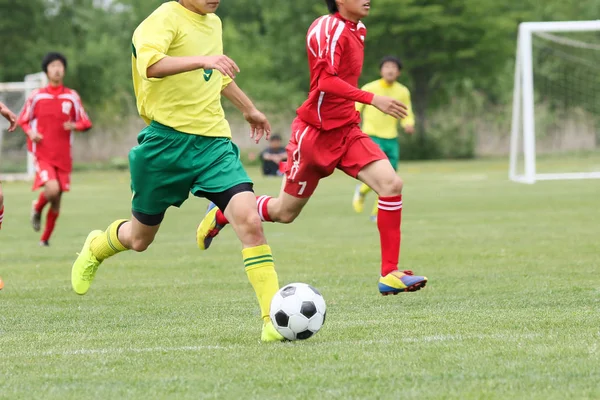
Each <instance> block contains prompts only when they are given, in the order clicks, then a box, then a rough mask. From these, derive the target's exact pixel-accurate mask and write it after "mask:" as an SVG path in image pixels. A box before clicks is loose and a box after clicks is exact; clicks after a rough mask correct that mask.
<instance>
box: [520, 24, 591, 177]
mask: <svg viewBox="0 0 600 400" xmlns="http://www.w3.org/2000/svg"><path fill="white" fill-rule="evenodd" d="M592 31H600V20H595V21H564V22H524V23H521V24H520V25H519V34H518V39H517V51H516V65H515V81H514V92H513V109H512V128H511V140H510V162H509V179H511V180H512V181H515V182H520V183H535V182H536V181H539V180H557V179H588V178H600V171H598V172H568V173H537V171H536V134H535V133H536V131H535V115H534V114H535V104H534V101H535V93H534V67H535V66H534V63H533V55H532V54H533V45H532V36H533V35H535V34H540V35H543V34H544V33H551V32H552V33H565V32H592ZM547 36H551V35H547ZM563 42H565V43H568V42H569V40H568V39H565V40H563ZM590 46H593V47H595V48H596V50H597V49H600V43H599V44H598V46H596V45H590ZM520 149H522V153H521V151H520ZM521 154H522V155H523V171H522V172H520V171H518V163H519V157H520V155H521Z"/></svg>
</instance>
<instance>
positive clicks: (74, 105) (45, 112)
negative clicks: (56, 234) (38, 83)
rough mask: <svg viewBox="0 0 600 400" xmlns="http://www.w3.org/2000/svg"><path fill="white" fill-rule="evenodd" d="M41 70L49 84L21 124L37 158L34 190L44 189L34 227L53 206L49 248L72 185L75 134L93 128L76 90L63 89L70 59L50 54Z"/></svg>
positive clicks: (35, 204) (44, 242)
mask: <svg viewBox="0 0 600 400" xmlns="http://www.w3.org/2000/svg"><path fill="white" fill-rule="evenodd" d="M42 68H43V70H44V72H45V73H46V75H47V76H48V80H49V82H50V84H49V85H48V86H47V87H45V88H43V89H40V90H36V91H35V92H33V93H32V94H31V96H29V98H28V99H27V102H26V103H25V107H23V111H21V115H20V116H19V121H18V122H19V125H20V126H21V127H22V128H23V131H25V133H26V134H27V138H28V139H27V146H28V149H29V151H30V152H31V153H32V154H33V155H34V157H35V170H36V175H35V181H34V183H33V190H37V189H39V188H41V187H43V188H44V190H43V191H42V192H41V193H40V195H39V197H38V199H37V200H34V202H33V206H32V211H31V224H32V226H33V229H34V230H35V231H36V232H37V231H39V230H40V225H41V214H42V210H43V209H44V206H45V205H46V204H48V203H50V209H49V210H48V214H47V216H46V226H45V228H44V232H43V233H42V237H41V239H40V245H43V246H48V241H49V240H50V236H51V235H52V231H53V230H54V225H55V223H56V219H57V218H58V213H59V211H60V199H61V196H62V193H63V192H68V191H69V189H70V185H71V170H72V167H73V160H72V158H71V142H72V134H73V131H74V130H76V131H86V130H88V129H90V128H91V127H92V123H91V121H90V119H89V118H88V116H87V114H86V112H85V110H84V109H83V105H82V104H81V100H80V98H79V95H78V94H77V92H76V91H74V90H72V89H69V88H67V87H65V86H63V78H64V76H65V70H66V68H67V60H66V59H65V57H64V56H63V55H62V54H59V53H49V54H47V55H46V57H44V60H43V62H42Z"/></svg>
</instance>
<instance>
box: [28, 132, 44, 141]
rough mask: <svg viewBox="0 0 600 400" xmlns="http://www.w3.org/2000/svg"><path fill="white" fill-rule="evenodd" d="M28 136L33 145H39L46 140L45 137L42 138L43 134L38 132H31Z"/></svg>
mask: <svg viewBox="0 0 600 400" xmlns="http://www.w3.org/2000/svg"><path fill="white" fill-rule="evenodd" d="M27 136H28V137H29V140H31V141H32V142H33V143H39V142H40V141H41V140H42V139H43V138H44V136H42V134H41V133H39V132H36V131H31V132H29V133H28V134H27Z"/></svg>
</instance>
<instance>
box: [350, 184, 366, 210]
mask: <svg viewBox="0 0 600 400" xmlns="http://www.w3.org/2000/svg"><path fill="white" fill-rule="evenodd" d="M360 187H361V185H360V184H358V185H356V189H354V197H353V198H352V208H354V211H356V212H357V213H359V214H360V213H362V212H363V210H364V209H365V195H364V194H362V193H361V192H360Z"/></svg>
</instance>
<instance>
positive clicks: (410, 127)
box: [400, 89, 415, 135]
mask: <svg viewBox="0 0 600 400" xmlns="http://www.w3.org/2000/svg"><path fill="white" fill-rule="evenodd" d="M400 101H402V102H403V103H404V104H406V111H407V113H406V118H404V119H403V120H402V122H401V125H402V128H404V131H405V132H406V133H408V134H411V135H412V134H413V133H414V132H415V114H414V113H413V108H412V102H411V101H410V92H409V91H408V89H406V91H405V93H404V94H403V96H402V97H401V98H400Z"/></svg>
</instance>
